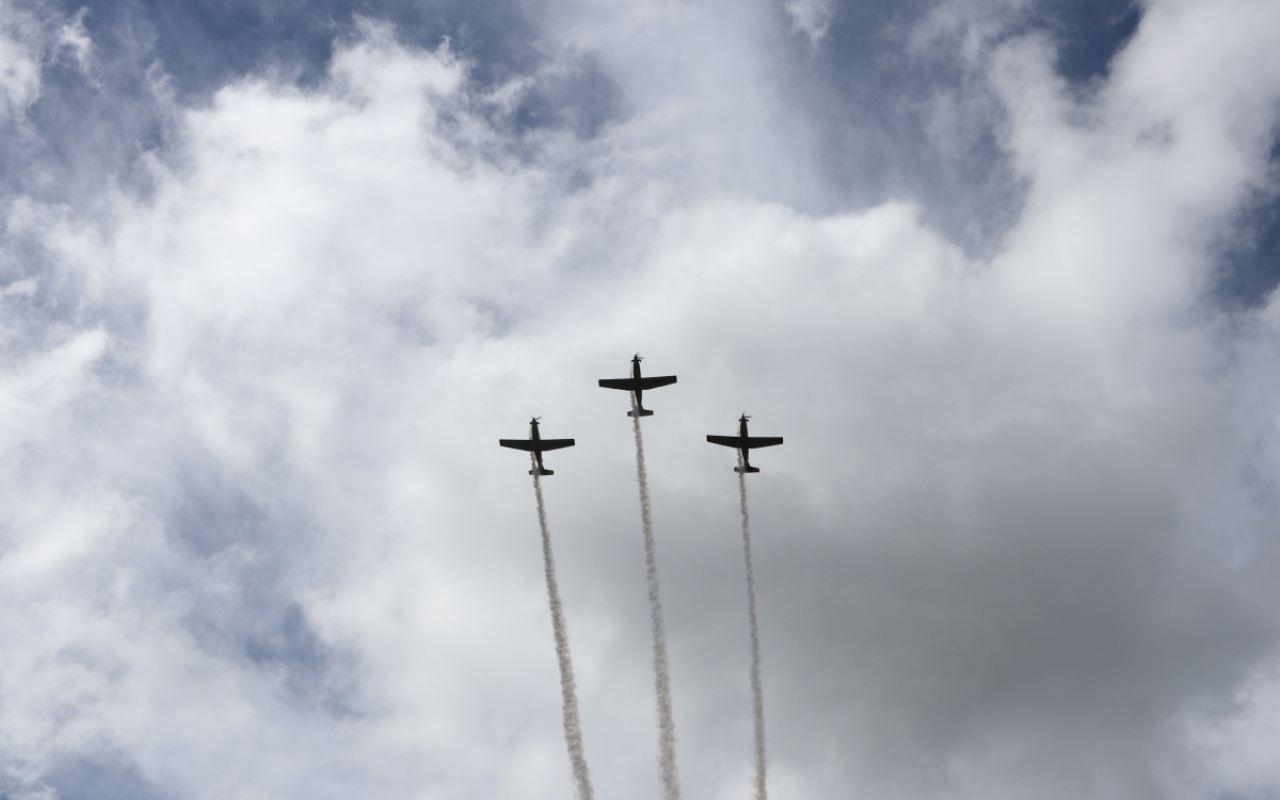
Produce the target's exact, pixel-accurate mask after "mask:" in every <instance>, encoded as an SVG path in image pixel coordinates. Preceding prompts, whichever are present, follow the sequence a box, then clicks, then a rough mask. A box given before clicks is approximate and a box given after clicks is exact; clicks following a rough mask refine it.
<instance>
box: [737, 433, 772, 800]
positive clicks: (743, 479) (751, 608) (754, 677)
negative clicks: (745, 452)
mask: <svg viewBox="0 0 1280 800" xmlns="http://www.w3.org/2000/svg"><path fill="white" fill-rule="evenodd" d="M738 466H739V467H742V466H744V461H743V458H742V451H741V450H739V451H738ZM738 507H739V509H741V511H742V555H743V557H744V558H745V559H746V562H747V622H748V624H749V626H750V628H751V719H752V722H753V723H754V725H755V751H756V777H755V781H754V783H755V800H768V797H769V788H768V784H767V783H766V780H765V779H766V777H767V769H768V762H767V761H766V759H765V751H764V691H763V690H762V689H761V688H760V630H759V628H758V627H757V626H756V578H755V571H754V570H753V569H752V568H751V515H750V513H749V512H748V511H747V474H746V472H745V471H744V470H741V469H739V471H738Z"/></svg>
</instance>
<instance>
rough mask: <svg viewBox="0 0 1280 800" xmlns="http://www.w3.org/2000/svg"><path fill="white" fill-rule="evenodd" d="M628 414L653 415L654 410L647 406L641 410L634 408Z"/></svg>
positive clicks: (635, 415)
mask: <svg viewBox="0 0 1280 800" xmlns="http://www.w3.org/2000/svg"><path fill="white" fill-rule="evenodd" d="M627 416H628V417H652V416H653V412H652V411H650V410H649V409H647V408H642V409H640V410H639V411H636V410H635V409H632V410H631V411H628V412H627Z"/></svg>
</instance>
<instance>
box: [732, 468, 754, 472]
mask: <svg viewBox="0 0 1280 800" xmlns="http://www.w3.org/2000/svg"><path fill="white" fill-rule="evenodd" d="M733 471H734V472H740V473H746V472H759V471H760V468H759V467H734V468H733Z"/></svg>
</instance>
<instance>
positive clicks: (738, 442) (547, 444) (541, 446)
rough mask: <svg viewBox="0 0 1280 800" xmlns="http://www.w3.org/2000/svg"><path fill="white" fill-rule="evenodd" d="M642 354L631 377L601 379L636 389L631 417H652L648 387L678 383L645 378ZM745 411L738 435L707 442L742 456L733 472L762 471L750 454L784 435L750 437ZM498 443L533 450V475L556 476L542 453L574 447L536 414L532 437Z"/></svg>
mask: <svg viewBox="0 0 1280 800" xmlns="http://www.w3.org/2000/svg"><path fill="white" fill-rule="evenodd" d="M640 361H641V359H640V354H639V353H636V355H635V358H633V359H631V377H630V378H601V379H600V385H601V386H602V387H604V388H605V389H621V390H622V391H624V392H633V393H634V394H635V398H636V402H635V406H634V407H633V408H632V409H631V410H630V411H628V412H627V416H629V417H649V416H653V412H652V411H650V410H648V409H646V408H645V407H644V403H643V402H642V400H641V398H642V396H643V394H644V390H645V389H657V388H658V387H659V386H669V385H671V384H673V383H675V382H676V376H675V375H663V376H661V377H656V378H645V377H642V376H641V375H640ZM749 419H750V417H748V416H747V415H746V414H743V415H742V417H741V418H740V419H739V420H738V435H737V436H716V435H714V434H709V435H708V436H707V441H708V442H711V443H712V444H722V445H724V446H725V447H732V448H735V449H736V450H737V451H738V452H739V453H740V454H741V456H742V463H741V464H740V465H739V466H736V467H734V468H733V471H734V472H739V473H747V472H759V471H760V469H759V468H758V467H753V466H751V461H750V459H749V458H748V455H749V454H750V452H751V451H752V450H754V449H755V448H757V447H772V446H773V445H775V444H782V437H781V436H749V435H747V420H749ZM498 444H500V445H502V446H503V447H510V448H512V449H515V450H523V451H525V452H526V453H533V458H534V462H535V463H536V464H537V466H536V467H534V468H533V469H531V470H529V474H530V475H554V474H555V473H554V472H552V471H551V470H549V469H547V468H546V467H544V466H542V454H543V453H545V452H546V451H548V450H559V449H560V448H562V447H573V444H574V441H573V439H543V438H542V436H541V435H539V433H538V417H534V418H533V419H531V420H530V421H529V438H528V439H499V440H498Z"/></svg>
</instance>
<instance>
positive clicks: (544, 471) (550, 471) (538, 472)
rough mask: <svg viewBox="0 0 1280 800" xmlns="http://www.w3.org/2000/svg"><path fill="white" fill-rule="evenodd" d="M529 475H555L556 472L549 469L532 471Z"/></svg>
mask: <svg viewBox="0 0 1280 800" xmlns="http://www.w3.org/2000/svg"><path fill="white" fill-rule="evenodd" d="M529 474H530V475H555V472H553V471H552V470H549V469H531V470H529Z"/></svg>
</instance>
